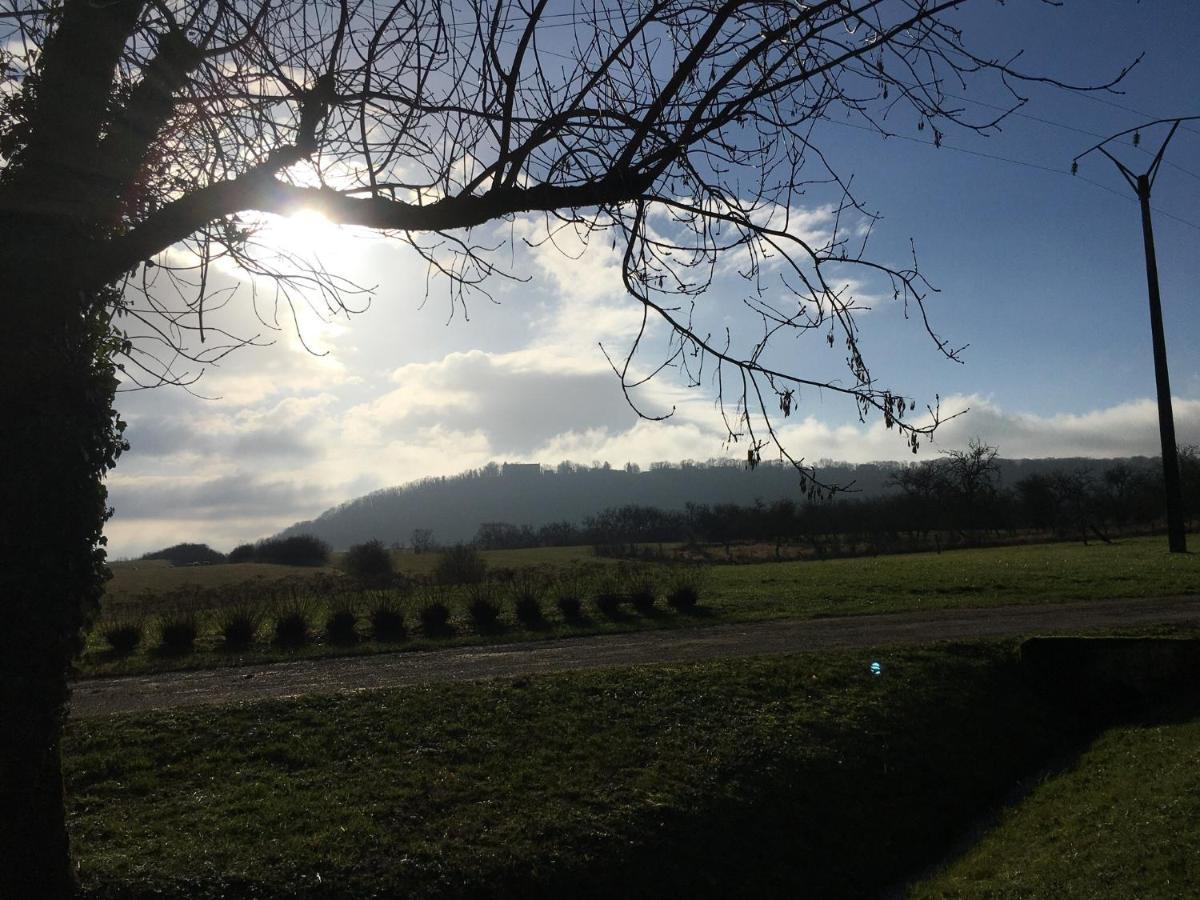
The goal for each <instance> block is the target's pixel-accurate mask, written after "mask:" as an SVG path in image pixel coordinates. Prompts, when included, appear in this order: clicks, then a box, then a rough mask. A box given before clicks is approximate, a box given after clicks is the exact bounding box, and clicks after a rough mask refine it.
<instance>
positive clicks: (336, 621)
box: [100, 567, 703, 657]
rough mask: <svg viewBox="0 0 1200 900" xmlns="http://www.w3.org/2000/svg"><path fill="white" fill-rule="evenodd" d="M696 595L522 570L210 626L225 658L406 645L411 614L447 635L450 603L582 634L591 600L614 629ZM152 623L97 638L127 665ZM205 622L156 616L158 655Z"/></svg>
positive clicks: (691, 572)
mask: <svg viewBox="0 0 1200 900" xmlns="http://www.w3.org/2000/svg"><path fill="white" fill-rule="evenodd" d="M702 590H703V572H702V571H701V570H698V569H693V568H689V569H686V570H676V571H669V570H668V571H656V570H653V569H650V568H647V567H620V568H618V569H615V570H610V571H605V572H603V573H602V574H600V575H598V576H597V577H593V578H586V577H583V576H582V575H580V574H578V573H574V574H568V575H565V576H562V577H559V578H554V579H551V578H548V577H546V576H545V575H544V574H543V573H540V572H536V571H524V572H517V573H513V574H511V575H510V576H509V577H507V578H484V579H482V580H480V581H476V582H473V583H469V584H465V585H462V586H461V588H458V589H450V588H447V587H446V586H444V585H439V584H436V583H432V582H431V583H428V584H423V585H416V586H408V587H407V588H405V589H393V590H375V591H367V592H342V593H339V594H335V595H333V596H330V597H326V598H324V600H323V602H322V601H319V600H318V599H317V598H314V597H312V596H310V595H306V594H303V593H301V592H299V591H289V592H287V593H286V594H285V595H283V596H275V597H273V598H271V599H270V600H269V601H267V602H265V603H264V602H260V603H255V602H253V601H250V600H246V599H242V600H240V601H239V602H238V603H235V604H233V605H230V606H226V607H224V608H222V609H220V610H217V611H216V612H215V613H214V614H213V615H212V617H211V622H212V626H213V630H214V631H215V634H216V636H217V637H218V638H219V642H220V644H221V645H222V646H223V647H224V648H225V649H228V650H243V649H245V648H248V647H249V646H251V645H252V644H255V643H256V642H259V641H263V640H266V641H269V642H270V643H271V644H272V645H274V646H276V647H279V648H282V649H289V648H299V647H303V646H305V645H308V644H311V643H313V642H316V641H319V640H323V641H324V642H326V643H328V644H332V645H347V646H348V645H352V644H355V643H358V642H360V641H362V640H375V641H380V642H387V643H391V642H397V641H402V640H404V639H406V638H407V637H408V636H409V634H410V631H409V621H408V616H410V615H411V616H413V617H414V618H415V622H414V627H416V628H418V629H419V630H420V633H421V634H422V635H424V636H425V637H427V638H439V637H446V636H449V635H451V634H452V633H453V632H454V630H455V629H454V626H453V624H452V621H451V620H452V611H451V605H450V600H451V598H452V597H454V596H457V597H458V598H459V601H460V602H461V603H462V605H463V606H462V608H464V609H465V613H466V619H467V621H468V622H469V624H470V625H471V626H472V627H474V628H475V629H476V630H477V631H478V632H479V633H481V634H486V633H494V632H496V631H499V630H501V629H502V628H504V627H505V625H506V619H507V613H508V611H510V610H511V617H512V621H513V622H515V623H516V624H517V625H518V626H520V627H523V628H526V629H529V630H538V629H543V628H546V627H548V625H549V620H548V617H547V613H548V611H550V610H553V609H557V611H558V614H559V616H561V618H562V620H563V621H564V622H566V623H568V624H570V625H573V626H576V627H579V626H583V625H585V624H586V622H587V612H586V610H587V605H588V601H589V600H590V605H591V607H592V609H593V611H594V613H595V614H596V615H597V616H599V617H600V618H602V619H606V620H609V621H614V622H615V621H621V620H626V619H628V618H629V614H628V613H629V610H632V611H634V612H636V613H638V614H640V615H642V616H653V615H655V614H656V612H657V611H658V610H659V604H660V602H661V603H665V604H666V605H667V606H670V607H671V608H673V609H674V610H676V611H677V612H681V613H690V612H693V611H695V610H696V608H697V607H698V606H699V603H700V598H701V593H702ZM154 621H155V620H151V619H148V618H146V617H142V618H136V619H126V620H124V621H112V622H107V623H104V624H102V625H101V626H100V633H101V635H102V636H103V638H104V640H105V642H106V644H107V645H108V649H109V650H110V652H111V653H112V654H113V655H114V656H118V657H122V656H128V655H130V654H132V653H133V652H134V651H135V650H137V649H138V648H139V647H141V646H143V645H145V644H146V643H147V642H148V640H149V637H148V635H150V634H151V633H152V626H151V624H150V623H151V622H154ZM202 621H203V620H202V619H201V618H200V617H199V616H198V615H197V613H196V612H194V611H192V610H181V611H171V612H167V613H164V614H163V615H162V616H160V617H158V618H157V620H156V623H155V624H156V628H157V640H158V643H157V652H158V653H160V654H161V655H181V654H186V653H190V652H192V651H193V650H194V649H195V648H196V641H197V638H198V637H199V636H200V635H201V632H202V630H203V629H202Z"/></svg>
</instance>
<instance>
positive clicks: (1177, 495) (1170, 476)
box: [1071, 116, 1200, 553]
mask: <svg viewBox="0 0 1200 900" xmlns="http://www.w3.org/2000/svg"><path fill="white" fill-rule="evenodd" d="M1195 119H1200V116H1183V117H1180V118H1176V119H1157V120H1155V121H1153V122H1147V123H1146V124H1144V125H1139V126H1138V127H1137V128H1129V129H1126V130H1125V131H1121V132H1118V133H1117V134H1114V135H1112V136H1111V137H1108V138H1105V139H1104V140H1103V141H1101V142H1100V143H1098V144H1096V145H1095V146H1094V147H1090V148H1089V149H1087V150H1085V151H1083V153H1080V154H1079V155H1078V156H1076V157H1075V159H1074V160H1072V162H1071V174H1072V175H1074V174H1075V173H1076V172H1077V171H1078V170H1079V160H1080V159H1082V158H1083V157H1085V156H1087V155H1088V154H1089V153H1091V152H1092V151H1094V150H1099V151H1100V152H1101V153H1103V154H1104V155H1105V156H1107V157H1108V158H1109V159H1110V160H1111V161H1112V163H1113V164H1114V165H1115V166H1116V167H1117V170H1118V171H1119V172H1120V173H1121V175H1122V176H1124V178H1125V180H1126V181H1127V182H1128V183H1129V186H1130V187H1132V188H1133V191H1134V193H1135V194H1137V198H1138V203H1139V205H1140V206H1141V209H1142V242H1143V244H1144V245H1145V250H1146V288H1147V291H1148V293H1149V297H1150V336H1151V338H1152V340H1153V343H1154V382H1155V386H1156V388H1157V390H1158V434H1159V438H1160V440H1161V441H1162V465H1163V485H1164V487H1165V488H1166V492H1167V543H1168V545H1169V547H1170V550H1171V552H1172V553H1187V536H1186V534H1185V533H1184V529H1183V497H1182V490H1181V488H1180V484H1179V451H1178V449H1177V447H1176V444H1175V414H1174V412H1173V410H1172V408H1171V379H1170V376H1169V375H1168V372H1167V341H1166V337H1165V335H1164V333H1163V320H1162V302H1161V300H1160V296H1159V291H1158V260H1157V259H1156V257H1155V255H1154V227H1153V223H1152V222H1151V220H1150V191H1151V189H1152V188H1153V187H1154V180H1155V178H1157V177H1158V167H1159V165H1160V164H1161V163H1162V160H1163V154H1164V153H1165V152H1166V150H1167V144H1169V143H1170V142H1171V138H1173V137H1174V136H1175V132H1176V131H1177V130H1178V129H1179V125H1180V123H1182V122H1189V121H1192V120H1195ZM1168 123H1170V125H1171V130H1170V131H1169V132H1167V137H1166V139H1165V140H1164V141H1163V142H1162V145H1161V146H1160V147H1159V148H1158V152H1157V153H1156V154H1155V155H1154V161H1153V162H1152V163H1150V168H1148V169H1147V170H1146V171H1145V172H1143V173H1142V174H1141V175H1135V174H1134V173H1133V172H1132V171H1130V170H1129V168H1128V167H1127V166H1126V165H1125V164H1124V163H1122V162H1121V161H1120V160H1119V159H1117V158H1116V157H1115V156H1113V155H1112V153H1110V152H1109V151H1108V149H1107V147H1105V144H1109V143H1111V142H1112V141H1115V140H1117V139H1118V138H1121V137H1124V136H1125V135H1127V134H1132V135H1133V145H1134V146H1135V147H1136V146H1138V144H1139V143H1141V134H1142V129H1143V128H1149V127H1151V126H1153V125H1165V124H1168Z"/></svg>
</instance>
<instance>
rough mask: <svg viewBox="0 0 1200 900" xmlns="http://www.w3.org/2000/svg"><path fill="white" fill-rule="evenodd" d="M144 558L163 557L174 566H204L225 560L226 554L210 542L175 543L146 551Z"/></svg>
mask: <svg viewBox="0 0 1200 900" xmlns="http://www.w3.org/2000/svg"><path fill="white" fill-rule="evenodd" d="M142 559H147V560H150V559H163V560H166V561H167V562H169V563H170V564H171V565H173V566H204V565H214V564H216V563H223V562H225V554H224V553H221V552H220V551H218V550H214V549H213V548H212V547H210V546H208V544H175V545H174V546H172V547H164V548H163V549H162V550H154V551H151V552H150V553H145V554H143V555H142Z"/></svg>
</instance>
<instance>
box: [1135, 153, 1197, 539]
mask: <svg viewBox="0 0 1200 900" xmlns="http://www.w3.org/2000/svg"><path fill="white" fill-rule="evenodd" d="M1137 195H1138V201H1139V202H1140V203H1141V207H1142V238H1143V241H1144V242H1145V245H1146V287H1147V288H1148V289H1149V294H1150V334H1151V337H1152V338H1153V342H1154V381H1155V385H1156V386H1157V388H1158V433H1159V437H1160V438H1161V440H1162V464H1163V485H1164V486H1165V488H1166V492H1167V543H1168V545H1169V546H1170V549H1171V552H1172V553H1187V537H1186V535H1185V534H1184V530H1183V503H1182V499H1181V496H1180V485H1179V451H1178V450H1177V448H1176V446H1175V415H1174V412H1173V411H1172V409H1171V379H1170V376H1169V375H1168V374H1167V342H1166V338H1165V336H1164V334H1163V320H1162V304H1161V302H1160V300H1159V293H1158V261H1157V260H1156V259H1155V256H1154V228H1153V226H1152V224H1151V222H1150V175H1149V174H1146V175H1138V176H1137Z"/></svg>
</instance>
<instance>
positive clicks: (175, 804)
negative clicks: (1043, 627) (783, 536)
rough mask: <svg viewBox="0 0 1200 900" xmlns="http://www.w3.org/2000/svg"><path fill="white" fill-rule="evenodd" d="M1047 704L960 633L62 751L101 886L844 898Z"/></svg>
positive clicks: (998, 762) (434, 689)
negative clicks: (910, 644)
mask: <svg viewBox="0 0 1200 900" xmlns="http://www.w3.org/2000/svg"><path fill="white" fill-rule="evenodd" d="M872 660H879V661H881V662H882V665H883V674H882V676H879V677H873V676H871V675H870V673H869V670H868V666H869V663H870V662H871V661H872ZM1059 724H1060V723H1059V722H1057V720H1056V718H1055V713H1054V712H1053V711H1052V710H1050V709H1049V708H1047V707H1046V706H1045V705H1044V703H1043V700H1042V698H1041V697H1040V696H1039V694H1038V693H1036V692H1034V691H1032V690H1031V689H1030V687H1029V686H1027V685H1026V684H1025V682H1024V681H1023V680H1022V678H1021V677H1020V672H1019V669H1018V666H1017V664H1016V660H1015V654H1014V653H1013V651H1012V649H1011V647H1009V646H1007V645H1003V644H999V643H976V644H970V645H957V646H942V647H939V648H936V649H909V650H904V651H879V652H875V653H872V652H869V651H862V652H856V653H838V654H820V655H819V654H797V655H794V656H788V657H783V658H772V659H758V660H740V661H722V662H714V663H707V664H703V665H695V666H686V667H648V668H641V669H632V670H619V671H608V672H591V673H572V674H565V675H557V676H545V677H533V678H528V679H519V680H515V681H495V682H484V683H474V684H451V685H437V686H429V687H424V688H410V689H405V690H398V691H376V692H369V693H365V694H357V695H352V696H342V697H336V698H329V697H326V698H308V699H303V700H293V701H277V702H267V703H259V704H254V705H241V706H227V707H216V708H199V709H189V710H182V711H177V712H171V713H156V714H140V715H121V716H113V717H108V718H105V719H98V720H83V721H74V722H71V723H70V725H69V727H68V730H67V736H66V740H65V745H64V760H65V773H66V780H67V793H68V797H69V822H70V829H71V833H72V836H73V840H74V845H75V848H76V851H77V853H78V855H79V858H80V860H81V877H82V880H83V884H84V886H85V888H86V890H87V894H88V896H91V897H106V898H107V897H126V896H142V895H146V896H149V895H153V896H166V897H195V898H215V897H219V896H230V895H236V896H254V897H260V898H270V897H292V896H301V897H325V896H329V897H335V896H337V897H340V896H363V897H365V896H414V897H429V896H463V895H483V894H486V895H489V896H539V895H550V896H646V895H672V896H690V897H701V896H727V895H729V894H730V893H737V894H739V895H743V896H763V895H769V896H779V895H788V896H801V895H802V893H803V894H804V895H808V896H815V897H838V896H845V897H860V896H869V895H871V894H872V893H874V892H876V891H877V890H878V889H879V888H881V887H882V886H884V885H886V884H888V883H891V882H893V881H895V880H897V879H901V878H903V877H904V876H905V875H906V874H908V873H909V872H911V871H912V870H913V868H914V867H915V866H920V865H923V864H927V863H929V862H931V861H932V860H933V859H936V858H937V854H938V853H939V850H940V848H941V847H943V846H945V845H946V844H947V843H948V841H949V840H950V839H951V838H952V836H953V835H954V833H955V832H956V831H957V829H959V828H961V827H962V826H963V825H964V824H965V823H966V822H968V821H970V820H971V819H972V818H973V817H974V816H975V815H976V813H977V812H978V810H979V809H981V808H983V807H986V806H987V805H988V804H989V803H992V802H994V801H995V800H996V799H997V798H998V797H999V796H1001V795H1002V794H1003V792H1004V790H1005V789H1006V787H1007V786H1008V785H1009V784H1010V783H1011V781H1012V780H1013V779H1014V778H1015V777H1017V776H1019V775H1020V774H1022V773H1023V772H1026V771H1032V770H1034V769H1036V768H1037V766H1039V765H1040V764H1041V761H1042V760H1044V759H1045V758H1046V757H1047V756H1048V755H1050V754H1052V753H1054V752H1057V749H1058V748H1059V747H1060V746H1061V745H1062V741H1063V732H1062V731H1060V729H1059V727H1058V726H1059ZM801 888H802V889H805V890H804V891H803V892H801V890H800V889H801Z"/></svg>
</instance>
